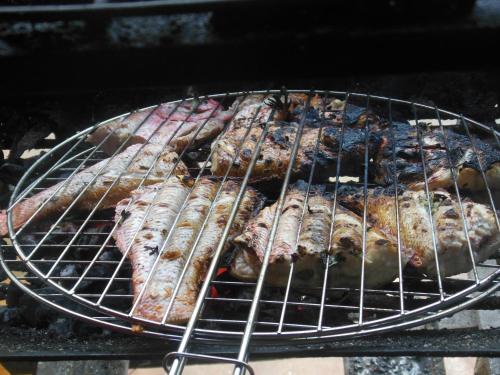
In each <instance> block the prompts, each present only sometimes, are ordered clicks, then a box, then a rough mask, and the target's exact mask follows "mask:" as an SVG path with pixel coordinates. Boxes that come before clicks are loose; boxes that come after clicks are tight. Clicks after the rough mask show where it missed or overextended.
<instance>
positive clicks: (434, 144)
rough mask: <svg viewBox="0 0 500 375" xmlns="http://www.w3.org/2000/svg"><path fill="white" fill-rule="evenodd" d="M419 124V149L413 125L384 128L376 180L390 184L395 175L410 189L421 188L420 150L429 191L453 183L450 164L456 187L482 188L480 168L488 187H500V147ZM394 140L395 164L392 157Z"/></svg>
mask: <svg viewBox="0 0 500 375" xmlns="http://www.w3.org/2000/svg"><path fill="white" fill-rule="evenodd" d="M418 126H420V127H421V136H420V142H421V144H422V150H420V144H419V141H418V134H417V127H416V126H413V125H410V124H408V123H405V122H394V123H393V124H392V129H390V128H389V127H387V129H386V130H385V131H384V139H385V142H384V144H383V145H382V147H381V149H380V152H379V153H378V155H377V156H376V158H375V159H376V160H375V165H374V169H375V177H374V180H375V182H376V183H379V184H382V185H387V184H391V183H393V182H394V181H393V180H394V176H397V178H398V181H399V182H401V183H405V184H407V185H408V187H409V188H412V189H415V190H418V189H423V188H424V185H425V182H424V166H423V165H422V159H421V154H420V153H421V152H422V153H423V155H424V160H425V168H426V172H427V176H428V181H427V185H428V186H429V188H430V189H431V190H436V189H440V188H444V189H447V188H450V187H451V186H452V185H453V176H452V173H451V170H450V167H453V168H455V174H456V178H457V184H458V187H459V188H462V189H466V190H471V191H477V190H482V189H484V188H485V185H484V181H483V178H482V176H481V172H480V171H481V168H482V169H483V170H484V171H485V174H486V176H487V181H488V184H489V186H490V187H492V188H494V189H497V188H498V187H499V186H500V185H499V183H500V150H499V149H498V148H497V147H495V146H494V145H490V144H488V143H486V142H484V141H482V140H481V139H479V138H475V140H474V145H473V144H472V142H471V140H470V139H469V137H467V136H465V135H462V134H459V133H457V132H456V131H454V130H452V129H445V130H444V132H445V134H443V133H442V132H441V130H440V129H437V128H431V127H427V128H426V127H424V126H423V125H422V124H419V125H418ZM393 134H394V138H393ZM393 139H394V141H393ZM394 142H395V154H396V164H395V165H394V163H393V160H392V157H393V144H394ZM446 146H448V148H447V147H446ZM475 151H477V152H475ZM450 160H451V163H452V165H450V163H449V161H450ZM478 160H479V162H478ZM479 163H480V164H479Z"/></svg>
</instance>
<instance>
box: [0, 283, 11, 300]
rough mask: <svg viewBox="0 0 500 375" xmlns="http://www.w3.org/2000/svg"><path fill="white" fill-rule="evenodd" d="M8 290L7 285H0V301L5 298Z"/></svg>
mask: <svg viewBox="0 0 500 375" xmlns="http://www.w3.org/2000/svg"><path fill="white" fill-rule="evenodd" d="M8 289H9V285H7V284H0V300H2V299H5V298H7V290H8Z"/></svg>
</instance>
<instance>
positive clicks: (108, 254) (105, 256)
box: [99, 250, 120, 262]
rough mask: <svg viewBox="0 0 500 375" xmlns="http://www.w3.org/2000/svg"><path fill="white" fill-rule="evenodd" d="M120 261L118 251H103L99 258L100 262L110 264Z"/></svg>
mask: <svg viewBox="0 0 500 375" xmlns="http://www.w3.org/2000/svg"><path fill="white" fill-rule="evenodd" d="M119 259H120V253H119V252H118V251H116V250H106V251H103V252H102V254H101V255H100V256H99V260H101V261H103V262H110V261H113V260H119Z"/></svg>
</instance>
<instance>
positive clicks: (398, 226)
mask: <svg viewBox="0 0 500 375" xmlns="http://www.w3.org/2000/svg"><path fill="white" fill-rule="evenodd" d="M388 109H389V128H390V130H391V139H392V167H393V169H394V173H393V177H392V179H393V180H394V213H395V218H394V219H395V220H396V241H397V244H398V277H399V304H400V311H401V314H404V313H405V302H404V286H403V268H404V265H403V259H402V256H403V248H402V247H401V223H400V217H399V215H400V213H399V189H398V168H397V161H396V135H395V134H394V123H393V122H392V100H391V99H389V100H388Z"/></svg>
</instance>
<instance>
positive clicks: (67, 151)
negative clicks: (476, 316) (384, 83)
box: [2, 90, 500, 373]
mask: <svg viewBox="0 0 500 375" xmlns="http://www.w3.org/2000/svg"><path fill="white" fill-rule="evenodd" d="M289 92H291V93H307V94H308V95H309V98H311V97H312V96H313V95H320V96H321V97H322V98H323V99H324V101H325V103H326V100H327V99H329V100H331V99H333V98H336V99H339V100H344V101H345V102H346V104H355V105H360V106H363V107H366V108H368V109H373V110H374V111H376V112H377V113H379V114H380V115H382V116H384V117H385V118H387V119H388V120H389V123H390V124H392V121H393V119H396V117H398V118H401V116H403V118H406V119H407V120H411V121H413V124H414V126H416V127H417V129H419V128H420V127H421V126H423V125H424V124H425V125H426V126H435V127H436V128H437V129H436V130H437V131H441V132H443V134H444V128H445V126H450V127H453V128H454V129H457V130H460V131H462V132H463V133H464V134H466V135H467V136H468V137H469V139H470V140H471V142H472V145H473V148H474V147H475V143H474V139H475V137H481V138H488V139H489V140H490V141H491V142H493V143H495V144H496V145H497V146H498V145H499V143H498V142H499V139H498V132H497V131H496V130H495V129H494V128H493V127H491V126H486V125H483V124H481V123H479V122H476V121H474V120H472V119H469V118H466V117H464V116H462V115H459V114H456V113H452V112H449V111H446V110H442V109H439V108H437V107H434V106H429V105H424V104H418V103H413V102H409V101H404V100H399V99H392V98H387V97H382V96H377V95H367V94H357V93H346V92H335V91H320V90H316V91H303V90H302V91H300V90H290V91H289ZM255 93H270V94H273V93H279V91H260V92H235V93H228V94H218V95H209V96H207V98H213V99H217V100H219V101H220V102H221V104H222V105H225V106H228V105H230V104H231V103H232V102H233V101H234V99H235V98H237V97H245V96H247V95H250V94H255ZM198 100H199V99H198V98H188V99H183V100H179V101H176V102H172V103H173V104H177V105H179V104H181V103H185V102H193V101H198ZM150 108H154V107H149V108H144V109H142V111H144V110H147V109H150ZM344 108H347V105H346V106H345V107H344ZM128 115H130V113H128V114H124V115H121V116H118V117H116V118H126V117H127V116H128ZM343 115H344V116H345V110H344V113H343ZM426 119H433V121H432V123H430V124H429V121H430V120H426ZM111 120H113V119H111ZM111 120H108V121H105V122H102V123H100V124H98V125H96V126H94V127H90V128H88V129H86V130H84V131H82V132H80V133H78V134H76V135H75V136H73V137H71V138H69V139H67V140H66V141H64V142H62V143H61V144H59V145H58V146H57V147H55V148H53V149H52V150H51V151H49V152H48V153H47V154H46V155H44V156H43V157H42V158H40V159H39V160H38V161H37V162H35V163H34V164H33V165H32V167H31V168H30V169H29V170H28V171H27V173H26V174H25V175H24V176H23V178H21V180H20V182H19V184H18V185H17V186H16V189H15V190H14V192H13V194H12V198H11V202H10V207H13V206H15V205H16V203H18V202H20V201H21V200H22V199H23V198H25V197H27V196H29V195H30V194H32V193H34V192H36V191H39V190H43V189H44V188H46V187H48V186H51V185H53V184H55V183H57V182H60V181H63V182H64V181H70V179H71V178H72V176H73V175H74V174H75V173H76V172H77V171H79V170H81V169H82V168H83V167H84V166H89V165H91V164H94V163H96V162H99V161H101V160H103V159H106V158H107V157H108V156H107V155H106V154H104V152H103V151H102V150H101V148H100V146H102V144H103V143H104V142H105V140H103V141H102V142H101V144H100V145H98V146H96V147H91V146H90V145H89V144H88V143H85V142H84V140H85V138H86V135H88V134H89V133H91V132H92V131H93V130H95V128H96V127H98V126H102V125H105V124H106V123H107V122H109V121H111ZM146 120H147V119H146ZM146 120H144V122H145V121H146ZM304 121H305V117H304V118H303V119H302V121H301V123H300V124H299V127H298V129H297V134H298V135H299V136H298V137H297V138H296V141H295V143H294V145H293V148H292V153H291V160H292V161H293V159H294V158H295V157H296V155H297V152H298V148H299V139H300V134H301V132H302V129H303V126H304ZM144 122H143V123H144ZM205 123H206V122H205ZM267 124H269V122H268V123H267ZM444 124H446V125H444ZM141 125H142V124H141ZM141 125H139V127H140V126H141ZM202 126H203V125H202ZM268 126H269V125H266V128H265V129H264V132H263V135H262V136H261V138H260V140H259V142H258V144H257V146H256V151H255V153H254V156H253V158H252V161H251V163H250V167H249V169H248V171H247V173H246V175H245V177H244V178H243V180H242V183H241V190H240V192H239V195H238V198H237V200H236V202H235V205H234V207H233V211H232V214H231V216H230V218H229V223H228V225H227V228H229V227H230V225H231V223H232V220H234V217H235V214H236V212H237V208H238V204H239V202H240V200H241V199H242V196H243V192H244V190H245V188H246V187H247V186H248V185H249V184H250V179H251V172H252V168H253V166H254V165H255V163H256V161H257V155H258V154H259V152H258V150H259V148H260V147H261V146H262V141H263V139H264V136H265V133H266V131H267V130H268ZM344 126H345V125H343V126H342V130H344ZM181 127H182V125H181ZM320 129H321V128H320ZM136 130H137V129H136ZM200 130H201V128H200V129H198V132H199V131H200ZM320 132H321V130H320ZM369 132H370V123H369V121H368V120H367V121H366V123H365V135H366V140H365V141H366V143H368V134H369ZM247 134H248V133H247ZM417 134H418V141H419V146H420V155H421V158H422V159H421V160H422V163H423V165H424V178H425V182H426V186H425V191H426V194H427V198H428V199H429V188H428V185H427V174H426V173H425V158H424V155H423V151H422V150H423V149H422V143H421V139H420V132H419V131H418V132H417ZM318 139H319V138H318ZM166 142H167V143H168V142H169V141H166ZM215 142H216V141H215ZM318 142H319V141H318ZM342 142H343V133H341V136H340V146H339V160H340V162H339V163H338V164H337V169H336V176H335V177H334V178H332V179H331V182H330V183H329V184H328V187H329V189H330V190H331V191H332V192H334V193H336V192H337V190H338V188H339V186H340V184H341V180H342V177H346V176H341V175H340V170H341V167H340V166H341V161H342ZM122 146H123V145H122ZM445 146H446V150H447V153H448V155H449V154H450V150H449V148H448V145H447V144H446V145H445ZM188 148H189V147H187V148H186V149H185V150H184V151H183V152H182V153H181V154H180V157H181V159H184V160H188V161H189V164H188V165H190V166H191V168H190V169H191V170H190V172H191V174H192V175H193V176H196V178H199V177H201V176H204V175H207V174H209V168H208V167H209V165H210V164H209V163H210V157H211V154H212V151H211V150H210V149H209V148H206V147H202V148H200V149H198V150H196V151H195V152H192V151H188ZM120 150H121V148H119V149H118V150H116V152H115V155H116V154H117V153H119V152H120ZM365 150H366V151H365V163H364V173H363V178H361V179H359V181H358V182H357V184H359V185H360V186H361V187H362V188H363V191H364V194H365V199H366V197H367V189H368V188H369V187H370V186H371V182H370V181H369V178H368V165H369V160H368V157H369V156H368V151H367V150H368V147H366V148H365ZM393 152H394V153H393V161H395V157H396V156H395V150H393ZM315 161H316V157H315V159H314V162H315ZM233 162H234V160H233ZM292 165H293V162H291V163H290V167H289V169H288V170H287V173H286V176H285V179H284V181H283V184H282V186H281V187H280V193H279V194H277V195H276V196H275V199H276V202H277V203H278V207H279V208H278V210H277V212H281V208H280V207H282V205H283V202H284V195H285V192H286V190H287V187H288V185H289V183H290V181H291V166H292ZM479 165H480V167H481V176H482V178H483V179H484V181H485V183H486V188H485V191H484V192H483V193H482V194H477V195H476V196H475V199H476V200H483V201H485V202H487V203H488V204H490V205H491V207H493V208H495V207H496V204H497V203H496V195H495V191H493V190H492V189H491V188H490V187H489V186H488V184H487V181H486V177H485V171H484V170H483V169H482V166H481V164H479ZM150 170H151V168H150ZM150 170H149V171H150ZM314 170H315V167H314V164H313V167H312V169H311V172H310V173H309V176H308V178H307V180H308V184H309V186H310V185H311V184H312V183H313V182H314V179H315V174H314ZM149 171H147V172H145V176H144V179H145V178H146V177H147V174H148V173H149ZM452 176H453V182H454V186H453V189H454V190H455V192H456V193H457V194H456V195H457V197H458V198H459V199H460V195H461V193H462V192H461V191H460V189H459V187H458V185H457V179H456V171H455V170H454V169H452ZM227 177H228V175H227V174H226V175H225V176H224V180H225V179H226V178H227ZM144 179H143V181H144ZM115 182H116V181H115ZM110 188H111V186H110ZM394 188H395V191H396V197H397V194H398V184H397V178H396V182H395V185H394ZM308 192H309V189H308ZM81 194H83V193H81ZM81 194H80V195H81ZM335 197H336V195H335ZM77 199H78V198H77ZM306 199H307V196H306ZM74 203H75V202H74ZM336 204H337V201H336V199H334V202H333V205H334V207H335V205H336ZM73 206H74V204H71V205H70V206H69V207H68V208H67V210H66V211H65V212H64V213H63V214H62V215H60V216H58V217H56V218H54V219H51V220H50V222H49V223H44V225H41V226H40V225H37V224H32V223H31V222H30V221H28V222H27V223H26V224H25V225H23V226H22V227H21V228H19V229H18V230H14V228H13V227H12V218H11V217H10V216H9V232H10V237H11V239H12V244H13V246H14V248H15V250H16V252H17V255H18V257H19V260H4V259H2V264H3V265H4V267H5V268H6V271H7V272H8V275H9V277H11V278H12V279H13V280H14V281H16V283H17V284H18V285H19V286H20V287H21V288H23V289H25V290H27V291H29V289H27V288H26V286H24V285H23V283H22V280H23V279H25V278H24V277H21V278H17V277H16V276H15V275H14V273H13V272H10V270H9V266H10V265H11V264H12V263H19V262H22V263H23V265H24V266H25V267H26V268H27V269H28V270H29V273H30V274H32V275H33V276H29V277H28V278H27V279H28V280H29V279H30V278H31V279H36V278H38V279H40V280H42V281H43V282H44V283H46V284H48V285H49V286H50V287H52V288H53V291H54V293H48V294H37V293H34V292H31V291H29V292H30V293H31V294H33V295H34V296H35V298H37V299H39V300H42V301H44V302H45V303H50V304H51V306H53V307H55V308H58V309H60V310H62V311H64V312H66V313H70V314H71V315H73V316H76V317H78V318H80V319H83V320H86V321H88V322H91V323H94V324H98V325H100V326H103V327H108V328H111V329H113V330H117V331H122V332H130V331H134V332H135V333H140V334H143V335H150V336H153V337H162V338H166V339H171V340H178V341H180V344H179V349H178V351H176V352H172V353H170V354H169V355H168V356H167V357H166V360H165V367H166V368H170V361H169V360H172V367H171V369H170V372H171V373H180V372H181V371H182V368H183V366H184V364H185V360H186V359H187V358H193V357H194V358H198V359H200V358H201V359H214V360H224V361H227V362H230V363H234V364H235V366H236V367H235V373H240V372H241V371H244V369H246V370H248V371H249V372H250V373H252V369H251V368H250V367H249V366H248V365H247V364H246V362H247V360H248V355H249V354H250V348H251V347H250V344H251V343H255V344H259V345H266V344H272V343H276V342H278V343H280V342H286V341H293V342H298V343H301V342H304V343H311V342H315V341H326V340H331V339H333V338H336V339H339V338H349V337H355V336H361V335H368V334H372V333H380V332H386V331H391V330H399V329H402V328H408V327H413V326H417V325H421V324H423V323H426V322H429V321H431V320H434V319H438V318H440V317H444V316H446V315H449V314H451V313H453V312H456V311H458V310H460V309H463V308H466V307H468V306H470V305H472V304H474V303H477V302H478V301H480V300H481V299H482V298H483V297H485V296H487V295H489V294H491V293H493V292H494V291H496V290H497V289H498V287H499V286H500V284H499V283H498V281H497V278H498V275H499V273H500V266H498V265H497V264H496V262H494V261H487V262H485V263H476V262H475V261H474V258H473V257H472V249H471V247H470V242H469V251H470V255H471V262H472V272H471V273H470V274H469V275H467V277H460V278H456V277H446V278H445V277H441V276H440V275H439V271H438V277H437V279H436V280H431V279H427V278H425V277H422V276H417V275H406V274H405V273H404V272H403V268H404V264H403V263H402V260H401V256H400V257H399V277H398V279H397V281H395V282H393V283H392V284H391V285H389V286H387V287H384V288H380V289H367V288H365V286H364V280H363V277H362V278H361V279H360V280H359V287H357V288H336V287H329V286H327V283H326V282H324V283H323V284H322V285H318V287H317V288H309V289H306V288H304V287H301V286H300V284H297V285H295V284H294V280H295V278H296V275H295V272H294V265H293V264H292V267H291V268H290V273H289V275H288V283H287V286H286V288H284V289H283V288H276V287H271V286H269V285H266V283H265V275H266V268H267V266H268V258H269V253H270V249H271V246H272V240H271V241H270V245H268V248H267V253H266V255H267V257H266V258H265V260H264V263H263V266H262V271H261V274H260V276H259V278H258V280H257V282H242V281H237V280H235V279H232V278H230V277H228V275H227V272H225V271H226V267H227V262H228V260H227V258H226V256H224V255H223V248H224V245H225V241H226V240H227V235H228V232H227V230H226V232H225V234H224V235H223V238H222V240H221V241H220V243H219V246H218V248H217V249H216V251H215V255H214V258H213V260H212V262H211V264H210V268H209V271H208V274H207V276H206V279H205V282H204V283H203V285H202V287H201V291H200V294H199V298H198V300H197V303H196V306H195V311H194V313H193V315H192V318H191V319H190V321H189V323H188V324H187V326H186V327H184V326H180V325H174V324H169V323H166V320H167V319H166V318H167V317H166V316H164V318H163V321H162V322H155V321H151V320H147V319H145V318H139V317H136V316H134V310H135V308H136V307H137V304H138V301H140V298H137V299H136V302H135V303H134V302H133V301H132V297H133V296H132V295H131V293H130V290H129V284H130V281H131V279H130V266H129V264H128V259H127V256H126V255H124V256H122V255H121V254H120V253H119V252H118V251H117V250H116V248H115V247H114V243H113V241H112V239H111V238H112V237H111V234H112V231H113V230H114V229H115V227H116V224H114V222H113V220H112V217H113V213H110V212H109V211H108V212H106V211H104V212H99V211H98V210H97V209H98V206H99V203H98V204H97V206H96V208H95V209H94V210H92V211H91V212H90V214H88V215H82V214H81V213H78V212H77V211H76V209H74V208H73ZM396 206H398V205H396ZM428 208H429V212H430V201H429V207H428ZM333 212H334V214H333V215H335V212H336V211H335V210H333ZM400 215H404V209H401V208H400V207H398V209H397V210H396V218H395V219H396V220H397V221H398V222H399V220H400V217H399V216H400ZM461 215H464V212H463V211H462V213H461ZM463 217H464V216H462V218H463ZM279 219H280V215H279V214H278V215H276V216H275V218H274V221H273V228H274V230H275V229H276V228H277V225H278V223H279ZM333 220H335V216H333ZM496 223H497V225H499V222H498V217H496ZM466 227H467V226H465V228H466ZM366 230H367V212H366V209H365V211H364V213H363V233H364V236H363V254H364V253H365V251H366V242H365V238H366ZM466 232H467V230H466ZM200 236H201V231H200V235H198V238H197V241H199V239H200V238H199V237H200ZM466 236H467V234H466ZM271 238H273V237H272V236H271ZM433 246H434V251H435V253H436V260H437V269H438V270H439V257H438V256H437V254H438V252H437V248H436V246H437V245H436V243H435V242H434V244H433ZM194 247H195V246H193V248H194ZM398 248H399V249H401V243H400V240H399V236H398ZM160 253H161V250H160ZM158 259H159V258H158ZM188 259H190V258H188ZM325 264H329V259H326V261H325ZM71 267H73V268H74V269H76V268H78V269H79V270H80V272H79V274H75V275H73V274H71V272H69V271H68V269H71ZM363 269H364V263H363ZM363 269H362V275H363ZM184 272H185V270H184ZM328 272H329V267H325V268H324V280H326V278H327V277H328ZM151 274H153V272H152V273H151ZM462 276H465V275H462ZM148 281H149V279H148V280H147V281H146V283H147V282H148ZM89 283H92V284H93V288H94V289H93V291H92V292H89V291H88V288H87V286H88V284H89ZM175 293H176V291H174V294H175ZM61 295H62V296H64V297H65V298H66V299H72V300H74V301H76V302H78V303H80V304H82V305H84V306H85V307H86V309H84V310H83V312H82V311H81V310H80V309H76V308H74V307H70V308H67V307H64V305H65V302H64V299H60V300H59V301H58V302H50V297H51V296H61ZM75 306H77V305H75ZM92 310H94V311H95V312H93V313H91V311H92ZM168 310H169V309H167V313H166V315H167V314H168ZM96 313H97V317H96V316H95V315H96ZM138 325H140V326H141V327H143V328H142V329H138V328H137V327H138ZM193 343H220V344H226V345H228V344H229V345H234V346H237V347H239V353H238V356H237V358H235V359H233V358H223V357H217V356H214V357H211V356H207V355H205V354H203V353H196V352H192V351H190V347H191V345H192V344H193Z"/></svg>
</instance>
